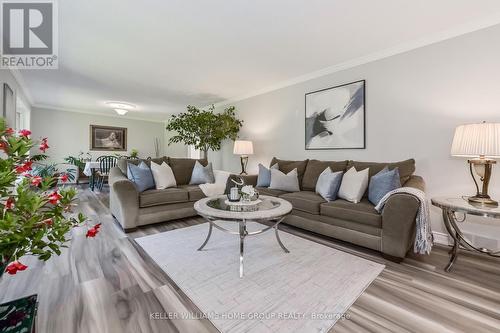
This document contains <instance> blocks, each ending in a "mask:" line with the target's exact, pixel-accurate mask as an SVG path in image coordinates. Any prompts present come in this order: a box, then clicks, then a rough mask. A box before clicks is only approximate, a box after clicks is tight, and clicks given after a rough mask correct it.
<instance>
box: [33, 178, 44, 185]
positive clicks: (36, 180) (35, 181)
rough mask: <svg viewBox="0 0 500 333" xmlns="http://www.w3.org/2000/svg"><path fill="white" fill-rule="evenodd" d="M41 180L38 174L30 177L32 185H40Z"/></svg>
mask: <svg viewBox="0 0 500 333" xmlns="http://www.w3.org/2000/svg"><path fill="white" fill-rule="evenodd" d="M41 182H42V177H40V176H33V177H32V178H31V185H33V186H38V185H40V183H41Z"/></svg>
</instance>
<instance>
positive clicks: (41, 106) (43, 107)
mask: <svg viewBox="0 0 500 333" xmlns="http://www.w3.org/2000/svg"><path fill="white" fill-rule="evenodd" d="M33 108H36V109H38V110H42V111H51V110H54V111H67V112H74V113H83V114H91V115H94V116H101V117H111V118H120V119H130V120H142V121H149V122H153V123H162V124H163V123H165V120H164V119H158V120H156V119H148V118H141V117H134V116H128V115H126V116H120V115H118V114H116V113H114V111H113V110H111V109H110V110H109V111H110V112H109V114H107V113H101V112H95V111H88V110H76V109H69V108H62V107H59V106H53V105H45V104H34V105H33Z"/></svg>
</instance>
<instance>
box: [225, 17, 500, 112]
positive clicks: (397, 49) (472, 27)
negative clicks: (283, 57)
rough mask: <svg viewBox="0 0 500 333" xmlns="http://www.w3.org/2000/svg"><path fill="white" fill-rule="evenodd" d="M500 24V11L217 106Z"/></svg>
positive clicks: (232, 98) (236, 97)
mask: <svg viewBox="0 0 500 333" xmlns="http://www.w3.org/2000/svg"><path fill="white" fill-rule="evenodd" d="M498 24H500V13H495V14H494V15H491V16H488V17H486V18H483V19H481V20H476V21H472V22H469V23H466V24H462V25H459V26H455V27H453V28H451V29H447V30H443V31H441V32H438V33H433V34H432V35H427V36H424V37H421V38H418V39H415V40H413V41H409V42H405V43H401V44H398V45H396V46H393V47H390V48H387V49H385V50H381V51H378V52H373V53H370V54H368V55H365V56H361V57H358V58H354V59H351V60H348V61H345V62H342V63H339V64H337V65H333V66H329V67H326V68H323V69H320V70H317V71H314V72H311V73H307V74H304V75H300V76H297V77H294V78H292V79H288V80H284V81H281V82H278V83H276V84H273V85H270V86H267V87H264V88H262V89H258V90H255V91H253V92H249V93H247V94H243V95H240V96H235V97H231V98H229V99H227V100H224V101H222V102H219V103H216V104H215V106H216V107H220V106H224V105H227V104H229V103H234V102H238V101H242V100H245V99H248V98H251V97H255V96H259V95H263V94H266V93H269V92H271V91H275V90H279V89H282V88H286V87H289V86H292V85H296V84H298V83H302V82H306V81H309V80H312V79H316V78H319V77H322V76H325V75H328V74H333V73H336V72H340V71H343V70H346V69H350V68H353V67H357V66H361V65H364V64H368V63H371V62H374V61H377V60H382V59H385V58H389V57H392V56H395V55H398V54H402V53H405V52H409V51H412V50H415V49H419V48H422V47H425V46H428V45H432V44H436V43H439V42H442V41H445V40H448V39H452V38H455V37H459V36H462V35H465V34H468V33H471V32H475V31H478V30H482V29H486V28H489V27H492V26H495V25H498Z"/></svg>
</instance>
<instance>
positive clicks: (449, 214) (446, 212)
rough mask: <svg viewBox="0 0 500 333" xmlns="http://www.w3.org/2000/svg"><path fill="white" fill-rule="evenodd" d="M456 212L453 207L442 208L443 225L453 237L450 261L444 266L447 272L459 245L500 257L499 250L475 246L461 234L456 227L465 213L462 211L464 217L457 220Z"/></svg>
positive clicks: (456, 254) (455, 256) (456, 255)
mask: <svg viewBox="0 0 500 333" xmlns="http://www.w3.org/2000/svg"><path fill="white" fill-rule="evenodd" d="M455 214H456V212H455V211H454V210H453V209H446V208H443V220H444V225H445V227H446V230H447V231H448V233H449V234H450V236H451V237H452V238H453V247H452V248H451V250H450V251H449V252H448V253H449V254H450V255H451V257H450V261H449V262H448V265H446V267H445V269H444V270H445V271H446V272H449V271H450V270H451V267H452V266H453V264H454V263H455V261H456V260H457V257H458V252H459V249H460V246H463V247H464V248H469V249H472V250H475V251H478V252H481V253H485V254H487V255H489V256H492V257H500V250H490V249H485V248H483V247H476V246H474V245H472V244H471V243H470V242H469V241H468V240H467V239H466V238H465V236H464V235H463V233H462V231H461V230H460V228H459V227H458V223H459V222H464V221H465V217H466V215H465V214H466V213H464V219H463V220H460V221H459V220H458V219H457V217H456V215H455Z"/></svg>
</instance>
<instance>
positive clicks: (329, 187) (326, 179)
mask: <svg viewBox="0 0 500 333" xmlns="http://www.w3.org/2000/svg"><path fill="white" fill-rule="evenodd" d="M343 175H344V172H342V171H337V172H333V171H332V169H330V167H327V168H326V169H325V170H324V171H323V172H322V173H321V174H320V175H319V177H318V182H317V183H316V193H318V194H319V195H321V196H322V197H323V199H325V200H326V201H334V200H337V194H338V193H339V188H340V184H341V183H342V176H343Z"/></svg>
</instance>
